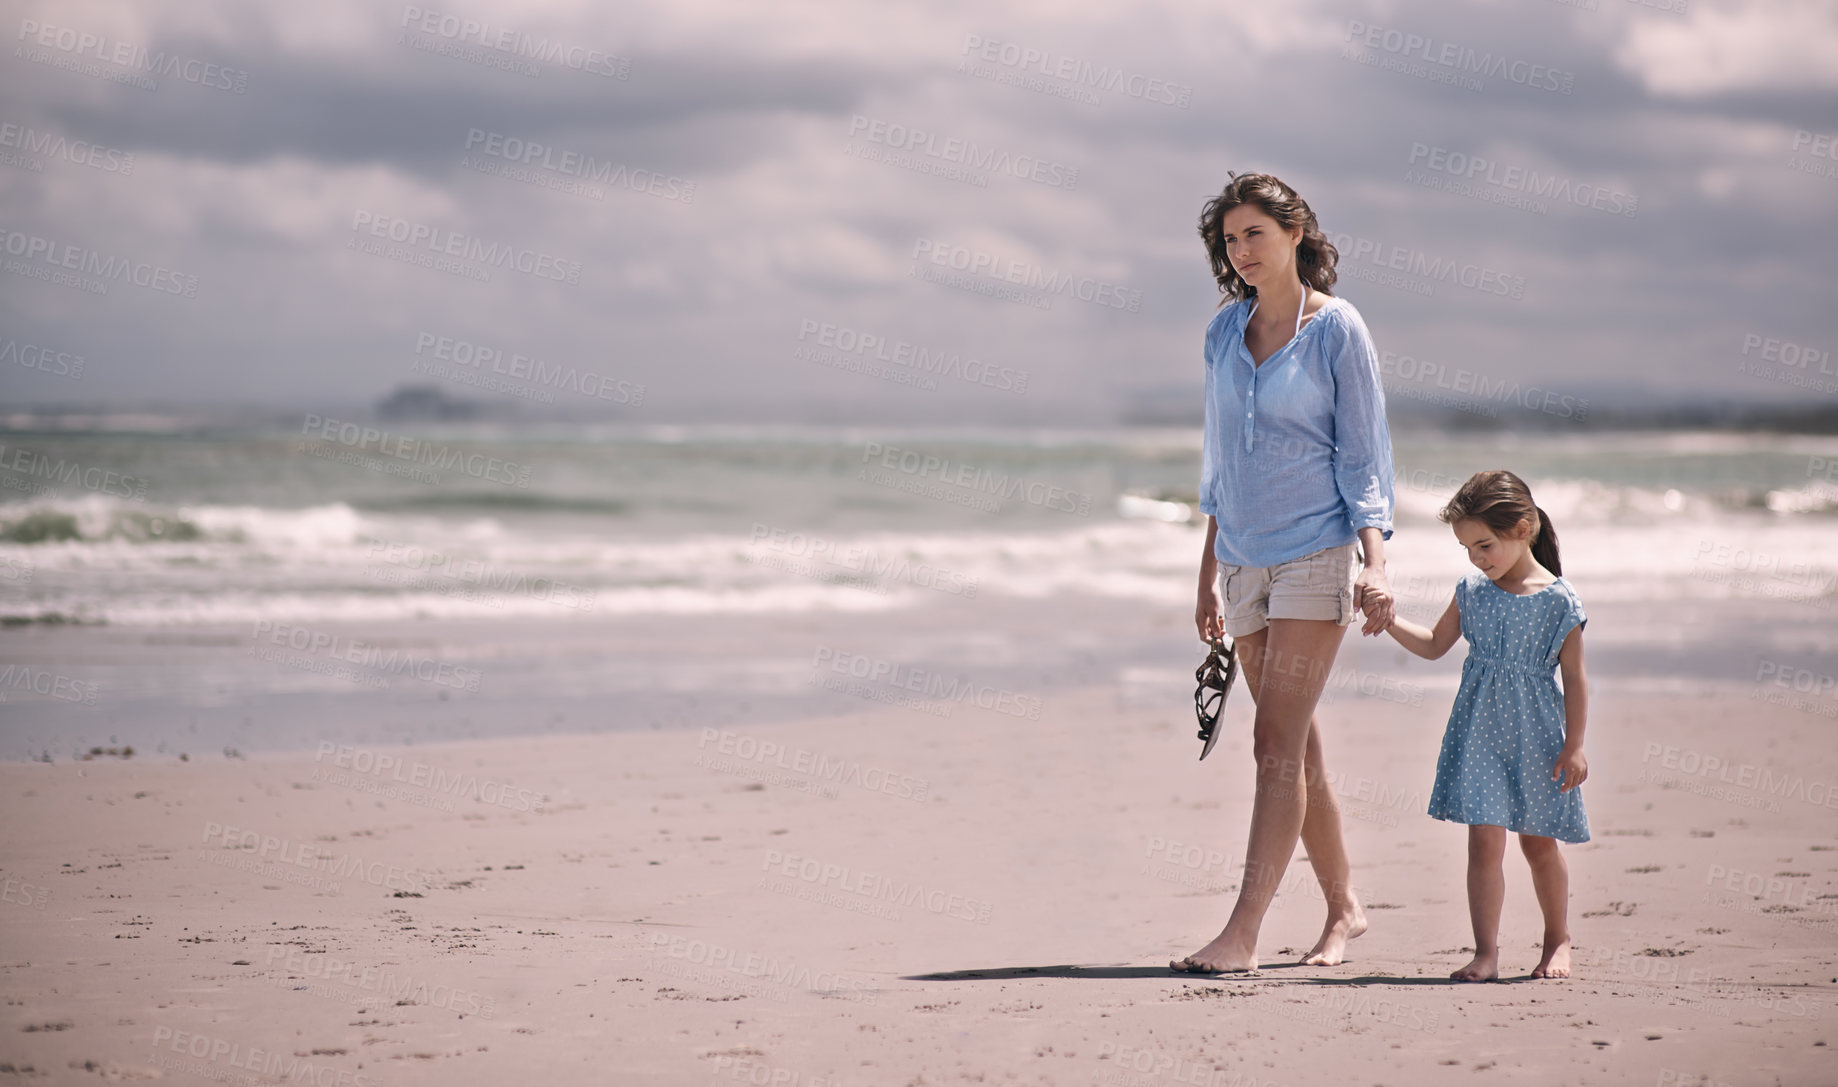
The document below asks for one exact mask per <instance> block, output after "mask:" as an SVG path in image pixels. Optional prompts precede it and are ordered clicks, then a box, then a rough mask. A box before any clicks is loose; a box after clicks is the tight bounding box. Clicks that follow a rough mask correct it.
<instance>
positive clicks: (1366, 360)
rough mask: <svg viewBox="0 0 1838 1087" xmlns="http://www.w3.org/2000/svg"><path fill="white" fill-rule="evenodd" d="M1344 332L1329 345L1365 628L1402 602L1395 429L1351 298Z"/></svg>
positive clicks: (1337, 465) (1339, 454) (1384, 620)
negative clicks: (1388, 566) (1395, 529)
mask: <svg viewBox="0 0 1838 1087" xmlns="http://www.w3.org/2000/svg"><path fill="white" fill-rule="evenodd" d="M1334 316H1335V320H1336V323H1337V326H1338V331H1339V333H1340V335H1339V337H1338V338H1337V339H1334V340H1330V341H1329V342H1328V343H1326V344H1324V345H1323V346H1324V349H1325V350H1326V351H1328V352H1329V353H1330V364H1331V367H1332V372H1333V375H1334V485H1335V487H1336V488H1337V489H1338V490H1339V491H1340V499H1341V501H1342V502H1343V503H1344V504H1345V505H1346V508H1347V520H1348V521H1349V522H1350V523H1351V525H1352V527H1353V531H1354V532H1355V533H1357V534H1358V536H1359V543H1360V551H1361V553H1362V554H1363V556H1364V561H1365V565H1364V567H1363V568H1362V569H1361V570H1360V573H1359V578H1358V580H1357V581H1355V582H1354V584H1353V602H1354V604H1356V605H1357V606H1358V607H1359V610H1360V611H1361V613H1363V614H1364V615H1365V617H1366V622H1365V625H1364V626H1362V627H1361V628H1360V633H1362V634H1366V635H1376V634H1378V633H1379V632H1380V631H1382V630H1384V629H1385V628H1387V627H1389V626H1390V625H1391V619H1392V616H1393V615H1394V614H1395V610H1396V608H1395V603H1394V601H1393V599H1392V595H1391V586H1390V584H1389V582H1388V580H1387V578H1386V577H1385V541H1386V540H1387V539H1389V538H1390V537H1391V512H1392V508H1393V506H1394V504H1395V502H1394V498H1393V495H1392V483H1393V480H1392V477H1393V476H1394V474H1395V472H1394V470H1393V468H1392V463H1391V428H1390V426H1389V425H1388V424H1387V423H1386V421H1385V389H1384V385H1383V384H1382V383H1381V381H1380V378H1379V364H1378V349H1377V348H1375V347H1374V346H1373V344H1372V336H1371V334H1370V333H1368V332H1367V331H1366V323H1365V322H1364V321H1363V320H1361V319H1360V316H1359V313H1358V311H1356V310H1354V309H1353V307H1352V306H1351V305H1345V306H1342V307H1341V308H1340V310H1339V312H1337V313H1336V314H1335V315H1334Z"/></svg>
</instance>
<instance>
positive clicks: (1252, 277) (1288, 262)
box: [1219, 204, 1302, 290]
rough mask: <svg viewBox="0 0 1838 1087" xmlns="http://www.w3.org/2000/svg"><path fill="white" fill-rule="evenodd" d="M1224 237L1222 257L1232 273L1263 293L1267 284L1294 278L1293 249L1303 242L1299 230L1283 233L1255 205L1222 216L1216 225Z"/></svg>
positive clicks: (1241, 205) (1273, 221) (1295, 228)
mask: <svg viewBox="0 0 1838 1087" xmlns="http://www.w3.org/2000/svg"><path fill="white" fill-rule="evenodd" d="M1219 232H1220V234H1222V235H1223V236H1224V241H1225V256H1226V259H1227V260H1229V261H1231V262H1232V271H1234V272H1237V273H1238V275H1239V277H1240V278H1242V279H1243V280H1244V281H1245V282H1246V283H1248V284H1250V285H1251V286H1253V287H1256V288H1258V289H1260V290H1261V289H1263V286H1264V284H1266V283H1279V282H1282V281H1284V280H1289V279H1294V278H1296V272H1295V267H1296V245H1297V244H1298V243H1300V242H1301V240H1302V228H1301V227H1294V228H1292V229H1289V230H1284V229H1283V227H1282V224H1280V223H1278V222H1277V221H1276V220H1275V219H1272V218H1270V216H1269V214H1268V213H1267V212H1265V211H1264V209H1263V208H1260V207H1258V206H1257V205H1256V204H1240V205H1238V206H1237V207H1235V208H1233V209H1232V210H1231V211H1228V212H1226V213H1225V218H1224V220H1223V221H1221V222H1220V224H1219Z"/></svg>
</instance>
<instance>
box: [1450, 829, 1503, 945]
mask: <svg viewBox="0 0 1838 1087" xmlns="http://www.w3.org/2000/svg"><path fill="white" fill-rule="evenodd" d="M1505 857H1506V828H1505V827H1490V826H1483V825H1475V826H1470V827H1469V828H1468V920H1469V921H1470V922H1471V923H1472V924H1473V925H1474V961H1472V962H1470V963H1469V964H1468V965H1466V966H1464V967H1462V968H1461V969H1460V970H1457V971H1455V972H1454V973H1452V974H1450V975H1449V976H1450V977H1452V978H1454V979H1455V980H1456V981H1496V980H1498V979H1499V977H1500V907H1501V906H1502V905H1503V904H1504V903H1505V901H1506V873H1505V872H1504V871H1502V870H1501V867H1500V866H1501V862H1502V861H1503V860H1504V859H1505Z"/></svg>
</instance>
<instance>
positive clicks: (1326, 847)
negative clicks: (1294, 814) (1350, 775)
mask: <svg viewBox="0 0 1838 1087" xmlns="http://www.w3.org/2000/svg"><path fill="white" fill-rule="evenodd" d="M1306 761H1307V771H1308V814H1307V815H1306V816H1304V817H1303V820H1302V848H1304V849H1306V850H1308V862H1309V864H1311V865H1313V866H1314V869H1315V879H1316V881H1317V882H1319V883H1320V884H1321V897H1322V898H1323V899H1324V900H1326V902H1327V923H1326V924H1325V925H1324V926H1323V927H1322V929H1321V938H1320V939H1319V940H1316V941H1315V946H1314V947H1312V948H1310V949H1309V951H1308V954H1306V955H1304V956H1302V962H1303V963H1304V964H1305V965H1308V966H1337V965H1339V964H1340V962H1341V961H1342V960H1343V959H1345V958H1346V954H1347V941H1348V940H1351V939H1353V938H1354V937H1355V936H1358V935H1359V934H1360V933H1362V932H1365V931H1366V911H1365V909H1364V908H1362V907H1361V906H1360V902H1359V896H1358V895H1356V894H1354V892H1353V866H1352V864H1351V862H1350V861H1348V859H1347V844H1346V838H1345V837H1344V836H1343V835H1342V833H1341V825H1340V803H1339V801H1337V800H1336V799H1335V798H1334V790H1333V788H1332V787H1331V786H1329V785H1328V781H1327V762H1326V760H1325V759H1324V757H1323V756H1322V752H1321V726H1320V724H1319V723H1318V722H1317V721H1315V720H1314V719H1313V718H1311V719H1310V720H1309V722H1308V755H1307V760H1306Z"/></svg>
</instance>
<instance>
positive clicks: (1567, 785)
mask: <svg viewBox="0 0 1838 1087" xmlns="http://www.w3.org/2000/svg"><path fill="white" fill-rule="evenodd" d="M1557 664H1558V668H1559V669H1560V670H1561V671H1562V672H1563V674H1564V747H1563V750H1562V751H1560V752H1558V755H1557V765H1555V766H1553V767H1551V780H1552V781H1557V782H1562V784H1561V785H1559V786H1558V788H1557V791H1558V792H1560V793H1567V792H1569V791H1570V790H1571V789H1574V788H1576V787H1577V786H1578V785H1581V784H1582V783H1583V779H1584V778H1586V777H1588V776H1589V760H1588V759H1585V758H1584V757H1583V729H1584V728H1585V727H1586V726H1587V725H1588V723H1589V722H1588V718H1589V680H1588V678H1587V677H1586V676H1584V675H1583V628H1582V627H1580V626H1579V627H1577V628H1576V629H1575V630H1572V631H1571V632H1570V634H1569V636H1568V637H1566V638H1565V639H1564V647H1563V649H1561V650H1559V651H1558V654H1557Z"/></svg>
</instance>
